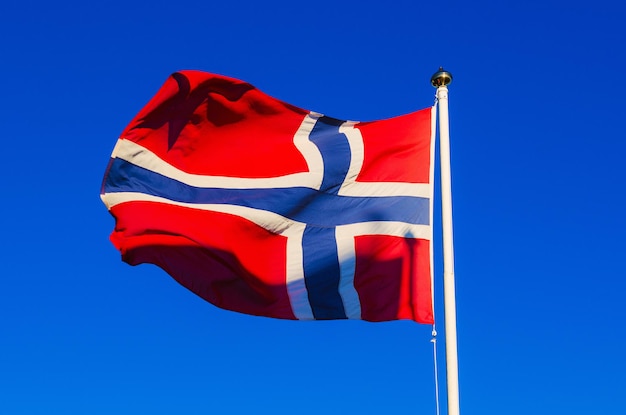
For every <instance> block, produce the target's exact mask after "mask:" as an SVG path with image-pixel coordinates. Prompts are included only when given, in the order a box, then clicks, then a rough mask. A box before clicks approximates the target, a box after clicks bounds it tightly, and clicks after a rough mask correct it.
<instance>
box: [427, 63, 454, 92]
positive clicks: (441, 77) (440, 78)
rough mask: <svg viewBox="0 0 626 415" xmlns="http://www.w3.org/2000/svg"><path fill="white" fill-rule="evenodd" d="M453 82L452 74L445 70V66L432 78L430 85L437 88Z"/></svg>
mask: <svg viewBox="0 0 626 415" xmlns="http://www.w3.org/2000/svg"><path fill="white" fill-rule="evenodd" d="M450 82H452V74H451V73H450V72H448V71H444V70H443V66H440V67H439V70H438V71H437V72H435V74H434V75H433V76H432V77H431V78H430V83H431V84H432V85H433V86H434V87H435V88H439V87H440V86H446V85H448V84H449V83H450Z"/></svg>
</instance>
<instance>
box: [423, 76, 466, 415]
mask: <svg viewBox="0 0 626 415" xmlns="http://www.w3.org/2000/svg"><path fill="white" fill-rule="evenodd" d="M430 82H431V83H432V85H433V86H434V87H435V88H437V103H438V104H437V105H438V106H439V157H440V162H441V164H440V165H441V216H442V219H441V221H442V227H443V291H444V314H445V325H446V380H447V386H448V388H447V389H448V415H459V413H460V410H459V365H458V354H457V339H456V299H455V291H454V290H455V288H454V248H453V240H452V184H451V180H450V128H449V121H448V88H447V85H448V84H449V83H450V82H452V74H451V73H450V72H447V71H444V70H443V68H439V71H437V72H436V73H435V74H434V75H433V76H432V78H431V79H430Z"/></svg>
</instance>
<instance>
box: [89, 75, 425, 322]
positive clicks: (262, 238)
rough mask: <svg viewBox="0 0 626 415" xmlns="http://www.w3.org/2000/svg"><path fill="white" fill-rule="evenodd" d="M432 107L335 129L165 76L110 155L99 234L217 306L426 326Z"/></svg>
mask: <svg viewBox="0 0 626 415" xmlns="http://www.w3.org/2000/svg"><path fill="white" fill-rule="evenodd" d="M433 113H434V111H433V110H432V109H431V108H427V109H424V110H421V111H417V112H414V113H410V114H407V115H403V116H399V117H395V118H391V119H387V120H380V121H373V122H354V121H341V120H337V119H335V118H331V117H327V116H324V115H322V114H319V113H316V112H311V111H305V110H303V109H300V108H297V107H294V106H292V105H289V104H286V103H284V102H282V101H279V100H277V99H275V98H272V97H270V96H268V95H266V94H264V93H262V92H261V91H259V90H258V89H256V88H255V87H253V86H252V85H250V84H248V83H246V82H243V81H239V80H236V79H232V78H227V77H223V76H218V75H213V74H208V73H203V72H197V71H183V72H178V73H175V74H173V75H172V76H171V77H170V78H169V79H168V80H167V81H166V82H165V84H164V85H163V87H162V88H161V89H160V90H159V91H158V93H157V94H156V95H155V97H154V98H153V99H152V100H151V101H150V102H149V103H148V104H147V105H146V106H145V108H144V109H143V110H142V111H141V112H140V113H139V114H138V115H137V116H136V117H135V118H134V119H133V120H132V122H131V123H130V124H129V125H128V127H126V129H125V130H124V131H123V133H122V135H121V137H120V139H119V140H118V142H117V144H116V146H115V149H114V151H113V154H112V156H111V160H110V162H109V166H108V168H107V170H106V173H105V177H104V182H103V186H102V190H101V197H102V200H103V201H104V203H105V205H106V206H107V208H108V209H109V211H110V212H111V214H112V215H113V216H114V217H115V219H116V225H115V230H114V231H113V233H112V235H111V240H112V242H113V244H114V245H115V246H116V248H118V249H119V250H120V251H121V254H122V259H123V260H124V261H125V262H127V263H129V264H131V265H137V264H140V263H152V264H156V265H158V266H159V267H161V268H163V269H164V270H165V271H166V272H167V273H169V274H170V275H171V276H172V277H173V278H175V279H176V280H177V281H178V282H179V283H180V284H182V285H183V286H185V287H187V288H188V289H190V290H191V291H193V292H194V293H196V294H197V295H199V296H200V297H202V298H204V299H206V300H207V301H209V302H211V303H213V304H214V305H216V306H218V307H221V308H224V309H228V310H233V311H238V312H242V313H248V314H253V315H259V316H267V317H275V318H284V319H302V320H312V319H316V320H323V319H345V318H348V319H362V320H368V321H388V320H398V319H411V320H414V321H417V322H421V323H432V322H433V314H432V277H431V273H432V265H431V248H430V245H431V238H432V228H431V223H432V203H431V201H432V187H433V186H432V158H433V134H434V128H433V122H434V114H433Z"/></svg>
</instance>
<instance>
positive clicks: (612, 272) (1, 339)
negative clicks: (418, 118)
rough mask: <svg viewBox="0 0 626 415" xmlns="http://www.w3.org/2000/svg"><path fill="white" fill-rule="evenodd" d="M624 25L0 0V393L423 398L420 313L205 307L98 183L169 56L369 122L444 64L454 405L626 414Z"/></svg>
mask: <svg viewBox="0 0 626 415" xmlns="http://www.w3.org/2000/svg"><path fill="white" fill-rule="evenodd" d="M625 21H626V12H625V9H624V6H623V4H622V3H620V2H617V1H614V0H610V1H608V2H602V3H598V2H582V1H573V2H572V1H554V0H546V1H541V2H540V1H532V0H531V1H526V2H515V3H514V4H507V3H506V2H499V1H491V2H489V1H472V2H468V1H464V2H457V1H446V2H422V1H413V0H411V1H409V0H401V1H393V2H381V1H369V0H360V1H352V0H350V1H339V0H336V1H327V0H320V1H317V2H295V1H289V2H287V1H272V0H267V1H254V2H253V1H236V0H234V1H222V2H214V1H210V0H204V1H185V0H181V1H175V2H164V1H141V2H137V1H110V2H95V3H94V2H89V1H80V2H79V1H76V2H68V1H63V0H60V1H56V2H42V1H39V2H38V1H21V0H20V1H17V0H10V1H8V2H5V3H3V5H2V6H0V59H1V62H2V64H1V65H0V75H1V76H0V91H2V95H1V97H2V98H1V100H0V125H2V132H1V134H2V143H3V144H2V149H3V162H2V163H1V164H0V174H1V177H2V185H1V188H2V215H1V216H0V229H1V230H2V235H3V237H2V239H1V240H0V246H1V248H2V249H1V250H0V252H1V255H2V262H1V264H2V269H1V271H0V282H1V286H0V413H2V414H113V413H115V414H220V415H221V414H294V413H296V414H322V413H323V414H339V413H341V414H347V413H349V414H358V413H364V414H395V413H403V414H434V411H435V404H434V387H433V370H432V360H433V359H432V349H431V344H430V343H429V340H430V327H428V326H422V325H417V324H414V323H411V322H406V321H403V322H392V323H383V324H372V323H365V322H346V321H336V322H309V323H302V322H290V321H279V320H271V319H264V318H258V317H250V316H245V315H239V314H236V313H231V312H226V311H222V310H219V309H217V308H215V307H213V306H212V305H210V304H208V303H206V302H203V301H202V300H200V299H199V298H197V297H195V296H194V295H193V294H191V293H190V292H188V291H187V290H186V289H184V288H182V287H181V286H179V285H178V284H177V283H176V282H175V281H173V280H172V279H171V278H170V277H169V276H167V275H166V274H165V273H164V272H162V271H161V270H159V269H158V268H156V267H154V266H150V265H142V266H138V267H130V266H128V265H126V264H124V263H122V262H121V261H120V258H119V254H118V252H117V251H116V250H115V249H114V247H113V246H112V245H111V243H110V242H109V240H108V236H109V233H110V232H111V230H112V228H113V219H112V217H110V215H109V214H108V213H107V211H106V208H105V207H104V205H102V203H101V201H100V199H99V188H100V182H101V179H102V176H103V173H104V169H105V167H106V164H107V162H108V159H109V155H110V153H111V150H112V149H113V146H114V144H115V141H116V139H117V137H118V135H119V134H120V132H121V131H122V129H123V128H124V127H125V126H126V124H127V123H128V122H129V121H130V120H131V118H132V117H133V116H134V115H135V114H136V113H137V112H138V111H139V110H140V109H141V108H142V106H143V105H144V104H145V103H146V102H147V100H148V99H149V98H150V97H151V96H152V95H153V94H154V93H155V92H156V91H157V89H158V88H159V87H160V85H161V84H162V82H163V81H164V80H165V79H166V78H167V76H168V75H169V74H170V73H171V72H174V71H176V70H180V69H200V70H205V71H209V72H216V73H220V74H224V75H228V76H232V77H236V78H240V79H244V80H246V81H248V82H250V83H252V84H253V85H255V86H257V87H258V88H260V89H261V90H262V91H264V92H266V93H268V94H270V95H273V96H275V97H277V98H279V99H282V100H285V101H288V102H290V103H292V104H294V105H298V106H300V107H303V108H307V109H310V110H315V111H319V112H323V113H325V114H328V115H331V116H334V117H338V118H344V119H357V120H363V121H365V120H371V119H377V118H386V117H391V116H394V115H399V114H403V113H407V112H410V111H413V110H417V109H420V108H423V107H427V106H430V105H431V104H432V102H433V96H434V92H435V91H434V89H433V88H432V87H431V86H430V84H429V79H430V76H431V74H432V73H433V72H434V71H435V70H436V69H437V68H438V67H439V65H444V66H445V67H446V68H448V69H449V70H450V71H451V72H452V73H453V75H454V78H455V79H454V82H453V84H452V85H451V86H450V116H451V140H452V180H453V193H454V195H453V197H454V225H455V250H456V276H457V301H458V302H457V312H458V329H459V333H458V337H459V365H460V387H461V413H464V414H481V415H491V414H498V415H499V414H503V413H504V414H523V415H527V414H554V413H568V414H573V415H578V414H585V415H588V414H603V413H607V414H619V413H626V400H625V398H624V391H626V376H625V375H624V373H626V357H625V356H624V351H625V350H626V324H625V320H626V310H625V307H624V303H623V296H624V293H625V292H626V271H625V270H624V266H623V264H624V258H625V255H626V254H625V248H626V243H625V242H624V232H625V231H626V220H625V219H624V203H625V201H626V195H625V185H624V180H625V179H626V168H625V163H624V161H623V159H624V152H625V150H626V134H625V133H624V110H625V104H624V98H623V97H624V96H626V82H624V80H623V79H622V78H623V76H624V75H625V74H626V54H625V53H624V44H626V35H625V33H626V31H625V29H624V22H625ZM435 246H436V249H437V251H436V258H437V259H438V260H439V261H440V259H441V252H440V251H441V248H440V246H441V244H440V243H436V244H435ZM436 271H437V277H438V278H439V277H440V274H441V266H440V265H439V264H438V265H437V269H436ZM437 285H438V287H437V288H438V289H439V291H438V293H437V295H438V298H439V300H438V301H437V313H438V317H439V320H440V322H439V329H440V332H443V321H442V320H443V319H442V316H443V315H442V310H441V300H440V298H441V290H440V288H441V287H440V285H441V284H439V283H438V284H437ZM440 346H441V348H440V352H439V360H440V362H443V339H441V344H440ZM441 373H442V376H443V367H442V368H441ZM442 392H444V391H443V390H442ZM444 401H445V400H444ZM444 409H445V402H444Z"/></svg>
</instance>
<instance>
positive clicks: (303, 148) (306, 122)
mask: <svg viewBox="0 0 626 415" xmlns="http://www.w3.org/2000/svg"><path fill="white" fill-rule="evenodd" d="M320 117H322V114H319V113H317V112H310V113H309V114H308V115H307V116H306V117H304V119H303V120H302V123H301V124H300V127H299V128H298V131H296V134H295V135H294V136H293V144H294V145H295V146H296V148H297V149H298V150H299V151H300V153H302V157H304V159H305V160H306V164H307V167H308V168H309V173H308V174H310V175H311V176H314V177H315V178H316V179H313V177H310V178H309V179H310V180H312V184H311V186H310V187H311V188H312V189H319V188H320V187H321V186H322V180H323V179H324V159H323V158H322V153H320V150H319V148H317V146H316V145H315V143H313V142H312V141H311V139H310V135H311V131H313V127H315V124H316V123H317V120H318V119H319V118H320ZM300 175H301V173H300ZM287 177H293V178H294V179H296V180H297V179H298V178H299V176H296V175H290V176H287ZM291 185H292V186H293V185H294V183H291ZM298 186H300V184H298ZM285 187H287V186H285ZM307 187H308V186H307Z"/></svg>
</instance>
